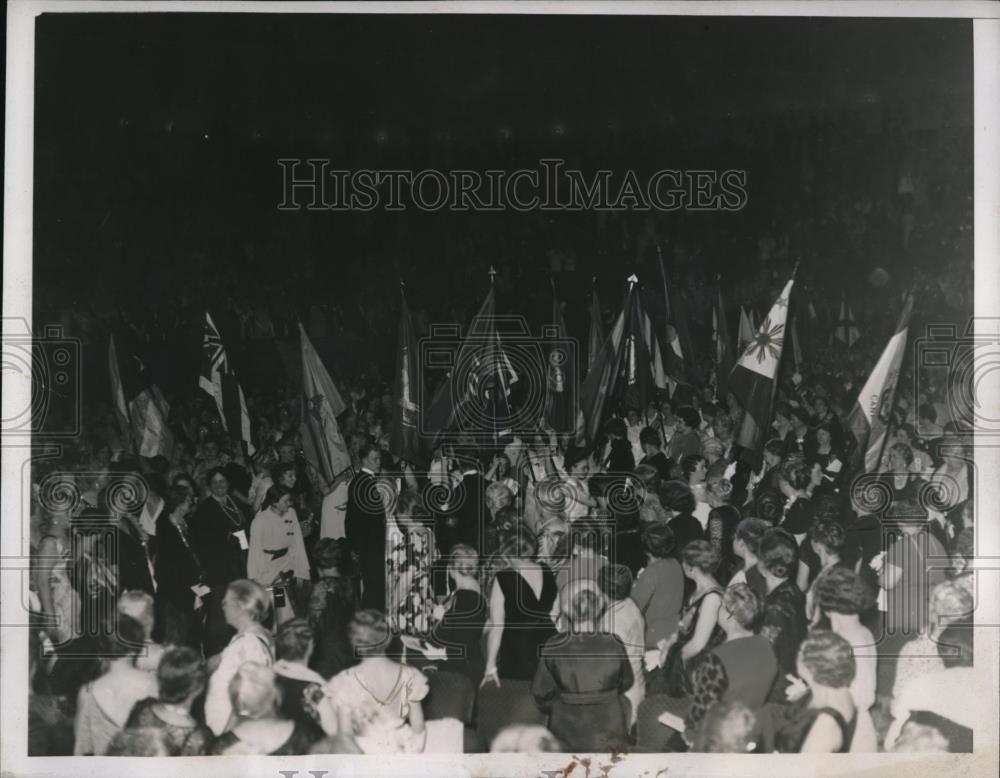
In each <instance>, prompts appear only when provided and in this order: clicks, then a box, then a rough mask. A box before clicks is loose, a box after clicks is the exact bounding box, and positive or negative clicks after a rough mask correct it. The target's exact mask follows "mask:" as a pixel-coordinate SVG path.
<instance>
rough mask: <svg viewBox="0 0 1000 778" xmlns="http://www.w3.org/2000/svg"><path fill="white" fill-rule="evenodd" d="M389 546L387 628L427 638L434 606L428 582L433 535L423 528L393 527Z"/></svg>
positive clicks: (432, 590)
mask: <svg viewBox="0 0 1000 778" xmlns="http://www.w3.org/2000/svg"><path fill="white" fill-rule="evenodd" d="M388 547H389V549H388V550H389V553H388V555H387V559H386V569H387V571H388V576H389V598H390V599H389V603H388V607H387V609H386V610H387V616H388V619H389V626H390V628H391V629H393V630H394V631H398V632H402V633H403V634H406V635H427V634H428V632H429V631H430V629H431V613H432V612H433V610H434V604H435V601H434V585H433V581H432V579H431V567H432V565H433V563H434V558H435V549H434V536H433V534H432V532H431V530H430V529H429V528H426V527H419V528H409V529H402V528H396V527H393V528H392V531H390V533H389V540H388Z"/></svg>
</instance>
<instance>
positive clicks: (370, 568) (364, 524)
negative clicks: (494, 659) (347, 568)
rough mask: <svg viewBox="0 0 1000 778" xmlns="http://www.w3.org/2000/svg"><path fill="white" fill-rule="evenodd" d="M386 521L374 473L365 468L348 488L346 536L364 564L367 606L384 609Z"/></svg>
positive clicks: (363, 573) (364, 603)
mask: <svg viewBox="0 0 1000 778" xmlns="http://www.w3.org/2000/svg"><path fill="white" fill-rule="evenodd" d="M385 524H386V516H385V506H384V505H383V504H382V498H381V496H380V495H379V492H378V489H376V485H375V476H374V475H372V474H371V473H368V472H366V471H364V470H362V471H360V472H358V474H357V475H356V476H354V478H352V479H351V483H350V486H348V489H347V515H346V516H345V517H344V536H345V537H346V539H347V542H348V544H349V545H350V546H351V548H352V549H353V550H354V551H355V552H356V553H357V554H358V559H359V561H360V564H361V578H362V581H363V582H364V594H363V596H362V605H363V606H364V607H365V608H377V609H378V610H385Z"/></svg>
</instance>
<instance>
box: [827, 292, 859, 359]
mask: <svg viewBox="0 0 1000 778" xmlns="http://www.w3.org/2000/svg"><path fill="white" fill-rule="evenodd" d="M833 337H834V338H836V339H837V340H839V341H840V342H841V343H846V344H847V347H848V348H850V347H851V346H853V345H854V344H855V343H856V342H857V340H858V338H860V337H861V331H860V330H859V329H858V328H857V325H855V323H854V311H852V310H851V308H850V306H848V305H847V303H846V302H845V300H844V299H843V298H841V300H840V315H839V316H838V318H837V326H836V328H835V329H834V330H833Z"/></svg>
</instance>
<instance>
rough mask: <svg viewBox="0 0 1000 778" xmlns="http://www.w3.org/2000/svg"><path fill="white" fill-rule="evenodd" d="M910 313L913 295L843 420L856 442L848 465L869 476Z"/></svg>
mask: <svg viewBox="0 0 1000 778" xmlns="http://www.w3.org/2000/svg"><path fill="white" fill-rule="evenodd" d="M912 312H913V296H912V295H910V297H908V298H907V300H906V304H905V305H904V306H903V311H902V313H901V314H900V316H899V322H898V324H897V325H896V331H895V333H894V334H893V336H892V337H891V338H890V339H889V343H888V345H887V346H886V347H885V351H883V352H882V356H881V357H879V360H878V362H877V363H876V364H875V368H874V369H873V370H872V373H871V375H870V376H869V377H868V380H867V381H866V382H865V385H864V387H863V388H862V389H861V394H859V395H858V400H857V402H856V403H855V404H854V408H853V409H852V410H851V413H850V415H849V416H848V417H847V425H848V428H849V429H850V430H851V432H852V433H853V435H854V439H855V440H856V441H857V448H856V449H855V455H854V460H853V462H852V464H853V465H854V467H855V468H856V471H860V470H861V469H862V468H863V472H866V473H870V472H872V471H873V470H875V469H876V468H878V466H879V461H880V460H881V458H882V450H883V449H884V448H885V442H886V437H887V433H888V431H889V420H890V417H891V414H892V407H893V404H894V402H895V395H896V384H897V382H898V381H899V369H900V365H901V364H902V361H903V354H904V353H905V351H906V335H907V329H908V328H909V326H910V314H911V313H912Z"/></svg>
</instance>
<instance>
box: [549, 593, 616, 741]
mask: <svg viewBox="0 0 1000 778" xmlns="http://www.w3.org/2000/svg"><path fill="white" fill-rule="evenodd" d="M606 604H607V600H606V598H605V597H604V594H603V593H602V592H601V590H600V588H599V587H598V585H597V583H596V582H595V581H593V580H592V579H590V578H577V579H575V580H573V581H570V583H568V584H567V585H566V586H565V587H563V590H562V592H561V593H560V596H559V605H560V610H561V612H562V616H563V619H564V620H565V624H566V630H565V631H564V632H562V633H560V634H558V635H556V636H554V637H552V638H549V640H548V641H546V642H545V644H544V645H543V646H542V650H541V658H540V659H539V662H538V669H537V670H536V671H535V677H534V680H533V681H532V685H531V691H532V694H533V695H534V697H535V701H536V702H537V703H538V706H539V707H540V708H541V709H542V710H544V711H545V712H547V713H548V715H549V721H548V727H549V729H550V730H551V731H552V734H554V735H555V736H556V737H557V738H559V740H561V741H562V742H563V743H564V744H565V745H566V746H567V748H570V749H574V750H576V749H580V750H587V751H608V750H615V748H616V747H619V746H621V745H623V744H624V743H626V742H627V737H628V730H629V724H630V721H631V716H632V711H631V703H630V702H629V700H628V699H627V698H626V697H625V692H626V691H628V690H629V689H630V688H631V687H632V683H633V681H634V677H633V673H632V665H631V663H630V661H629V657H628V654H627V652H626V651H625V645H624V644H623V643H622V641H621V638H619V637H618V636H617V635H612V634H609V633H607V632H602V631H600V630H599V626H598V621H599V619H600V618H601V616H602V615H603V613H604V609H605V607H606Z"/></svg>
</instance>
